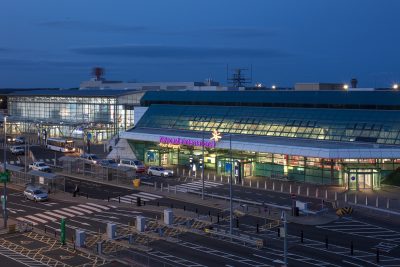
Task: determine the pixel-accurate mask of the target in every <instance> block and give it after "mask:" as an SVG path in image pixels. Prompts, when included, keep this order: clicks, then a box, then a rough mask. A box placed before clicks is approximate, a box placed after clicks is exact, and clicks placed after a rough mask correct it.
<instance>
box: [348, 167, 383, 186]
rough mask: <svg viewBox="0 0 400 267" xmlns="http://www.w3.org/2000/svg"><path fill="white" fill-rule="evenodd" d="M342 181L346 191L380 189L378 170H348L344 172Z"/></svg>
mask: <svg viewBox="0 0 400 267" xmlns="http://www.w3.org/2000/svg"><path fill="white" fill-rule="evenodd" d="M344 180H345V186H346V188H347V189H348V190H364V189H371V190H375V189H379V188H380V171H379V169H378V168H368V169H358V168H349V169H346V170H345V174H344Z"/></svg>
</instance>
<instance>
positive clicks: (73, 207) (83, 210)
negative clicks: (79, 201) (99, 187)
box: [69, 206, 93, 214]
mask: <svg viewBox="0 0 400 267" xmlns="http://www.w3.org/2000/svg"><path fill="white" fill-rule="evenodd" d="M69 208H71V209H74V210H79V211H82V212H86V213H89V214H92V213H93V211H90V210H88V209H83V208H81V207H78V206H71V207H69Z"/></svg>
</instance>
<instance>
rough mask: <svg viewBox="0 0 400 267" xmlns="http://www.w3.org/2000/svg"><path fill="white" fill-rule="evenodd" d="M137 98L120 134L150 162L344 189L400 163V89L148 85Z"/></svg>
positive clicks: (374, 180) (361, 185)
mask: <svg viewBox="0 0 400 267" xmlns="http://www.w3.org/2000/svg"><path fill="white" fill-rule="evenodd" d="M141 103H142V105H143V106H146V107H148V109H147V111H146V112H145V113H144V114H143V116H142V118H141V119H140V120H139V121H138V123H137V124H136V125H135V127H134V128H133V129H131V130H129V131H126V132H124V133H122V134H121V137H122V138H125V139H127V140H128V143H129V146H130V148H131V149H132V151H133V152H134V153H135V155H136V157H137V158H138V159H140V160H143V161H144V162H145V163H146V164H148V165H165V166H171V165H173V166H184V167H185V168H188V169H191V170H193V171H198V170H200V169H201V168H202V166H203V165H204V166H205V170H209V171H213V172H215V173H217V174H218V175H220V174H221V175H227V176H229V175H230V173H231V172H232V173H233V174H234V176H235V177H236V178H237V179H246V178H250V177H254V176H260V177H273V178H278V179H289V180H296V181H303V182H310V183H319V184H334V185H342V186H346V187H348V188H349V189H378V188H379V187H380V182H381V179H382V178H384V177H385V176H386V175H387V174H389V173H390V172H392V171H393V170H395V169H396V168H398V167H400V160H399V159H400V135H399V133H400V121H399V118H400V105H399V104H398V103H400V93H399V92H394V91H351V92H350V91H347V92H343V91H318V92H315V91H314V92H312V91H281V92H278V91H264V92H262V91H242V92H241V91H236V92H147V93H146V94H145V95H144V97H143V98H142V102H141ZM215 131H217V132H218V133H219V134H220V136H221V137H222V138H221V139H220V140H218V141H215V140H213V141H211V140H210V138H211V136H212V133H213V132H214V134H215V133H216V132H215ZM217 139H218V138H217ZM203 150H204V164H203Z"/></svg>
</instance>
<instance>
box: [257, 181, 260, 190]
mask: <svg viewBox="0 0 400 267" xmlns="http://www.w3.org/2000/svg"><path fill="white" fill-rule="evenodd" d="M258 188H260V182H259V181H258V180H257V189H258Z"/></svg>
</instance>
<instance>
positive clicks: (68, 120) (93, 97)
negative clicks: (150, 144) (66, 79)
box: [7, 90, 143, 142]
mask: <svg viewBox="0 0 400 267" xmlns="http://www.w3.org/2000/svg"><path fill="white" fill-rule="evenodd" d="M142 96H143V93H142V92H137V91H128V90H90V91H85V90H34V91H14V92H12V93H9V94H8V96H7V98H8V100H7V102H8V103H7V104H8V117H9V118H8V124H9V125H8V132H9V133H10V134H20V133H35V134H36V133H38V134H39V135H41V134H43V133H44V132H45V133H46V135H47V136H48V137H59V136H60V137H73V138H83V137H85V136H86V135H87V134H88V133H90V136H91V138H92V141H93V142H100V141H103V140H107V139H110V138H111V137H112V136H114V135H116V134H117V133H118V132H121V131H125V130H127V129H129V128H131V127H132V126H133V124H134V107H135V105H139V102H140V98H141V97H142Z"/></svg>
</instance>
